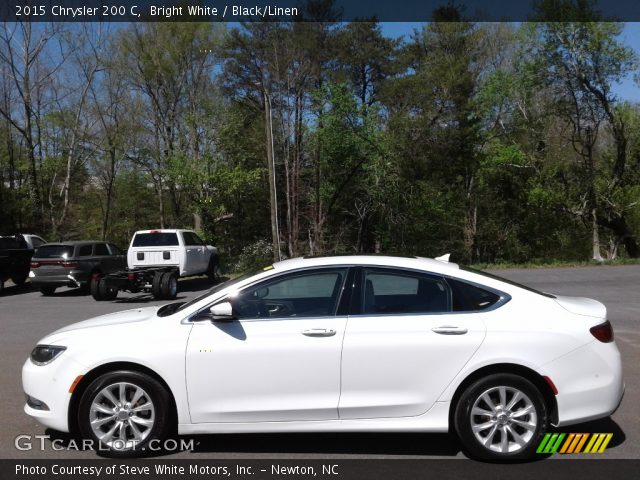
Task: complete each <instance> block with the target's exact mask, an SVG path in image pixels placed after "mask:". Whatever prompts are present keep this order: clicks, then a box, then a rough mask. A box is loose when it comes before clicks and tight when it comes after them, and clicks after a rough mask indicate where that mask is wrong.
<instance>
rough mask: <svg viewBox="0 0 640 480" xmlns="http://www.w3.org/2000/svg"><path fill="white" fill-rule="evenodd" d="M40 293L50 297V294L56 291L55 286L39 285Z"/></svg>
mask: <svg viewBox="0 0 640 480" xmlns="http://www.w3.org/2000/svg"><path fill="white" fill-rule="evenodd" d="M40 293H42V295H44V296H45V297H50V296H51V295H53V294H54V293H56V287H49V286H44V287H40Z"/></svg>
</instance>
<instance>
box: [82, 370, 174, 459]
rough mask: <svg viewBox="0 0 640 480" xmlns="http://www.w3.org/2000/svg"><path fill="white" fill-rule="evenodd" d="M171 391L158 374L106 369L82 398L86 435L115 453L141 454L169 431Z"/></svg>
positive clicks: (119, 455) (98, 446)
mask: <svg viewBox="0 0 640 480" xmlns="http://www.w3.org/2000/svg"><path fill="white" fill-rule="evenodd" d="M170 404H171V402H170V397H169V393H168V392H167V390H166V389H165V388H164V387H163V386H162V385H161V384H160V382H158V381H157V380H156V379H155V378H153V377H151V376H149V375H146V374H144V373H139V372H133V371H124V370H123V371H116V372H111V373H106V374H104V375H102V376H100V377H98V378H97V379H95V380H94V381H93V382H92V383H91V384H90V385H89V387H88V388H87V390H86V391H85V392H84V394H83V395H82V398H81V399H80V404H79V409H78V426H79V428H80V433H81V434H82V435H83V437H84V438H87V439H90V440H93V441H94V442H95V444H96V448H100V449H102V450H103V451H106V452H107V453H108V454H109V455H110V456H112V457H120V458H125V457H135V456H140V455H141V454H142V452H143V451H144V450H145V448H146V446H147V445H148V444H149V442H150V441H152V440H162V439H163V438H164V437H165V436H166V435H167V433H168V432H169V427H170V425H169V423H170V415H169V409H168V406H169V405H170Z"/></svg>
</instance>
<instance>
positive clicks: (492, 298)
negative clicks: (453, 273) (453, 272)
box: [447, 278, 500, 312]
mask: <svg viewBox="0 0 640 480" xmlns="http://www.w3.org/2000/svg"><path fill="white" fill-rule="evenodd" d="M447 281H448V282H449V285H451V290H452V293H453V295H452V297H453V311H454V312H477V311H480V310H486V309H487V308H489V307H491V306H493V305H495V304H496V303H497V302H498V301H499V300H500V295H498V294H496V293H494V292H490V291H488V290H485V289H483V288H480V287H476V286H475V285H471V284H469V283H466V282H462V281H460V280H454V279H452V278H449V279H448V280H447Z"/></svg>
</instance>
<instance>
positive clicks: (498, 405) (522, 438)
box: [455, 374, 548, 461]
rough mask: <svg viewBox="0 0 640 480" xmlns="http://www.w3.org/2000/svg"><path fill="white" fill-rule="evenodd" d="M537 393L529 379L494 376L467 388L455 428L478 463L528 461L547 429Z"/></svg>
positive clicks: (504, 375) (510, 375) (542, 400)
mask: <svg viewBox="0 0 640 480" xmlns="http://www.w3.org/2000/svg"><path fill="white" fill-rule="evenodd" d="M547 426H548V415H547V409H546V406H545V403H544V399H543V397H542V394H541V393H540V391H539V390H538V389H537V388H536V386H535V385H534V384H533V383H531V382H530V381H529V380H527V379H525V378H523V377H520V376H517V375H512V374H496V375H490V376H488V377H486V378H483V379H480V380H478V381H476V382H475V383H473V384H472V385H470V386H469V387H468V388H467V389H466V390H465V391H464V393H463V394H462V396H461V397H460V400H459V402H458V405H457V406H456V411H455V428H456V431H457V433H458V436H459V437H460V441H461V442H462V444H463V445H464V447H465V449H466V450H467V452H468V454H469V456H471V457H473V458H477V459H481V460H507V461H508V460H521V459H526V458H531V457H532V456H533V455H534V454H535V451H536V448H537V446H538V444H539V443H540V441H541V439H542V436H543V435H544V433H545V432H546V430H547Z"/></svg>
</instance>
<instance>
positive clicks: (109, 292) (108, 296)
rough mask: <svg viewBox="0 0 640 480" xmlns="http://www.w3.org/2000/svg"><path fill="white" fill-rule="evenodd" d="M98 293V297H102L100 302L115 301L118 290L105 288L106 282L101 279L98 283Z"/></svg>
mask: <svg viewBox="0 0 640 480" xmlns="http://www.w3.org/2000/svg"><path fill="white" fill-rule="evenodd" d="M98 292H99V294H100V297H102V300H115V299H116V297H117V296H118V289H117V288H115V287H109V286H107V282H106V280H105V279H104V278H101V279H100V281H99V282H98Z"/></svg>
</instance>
